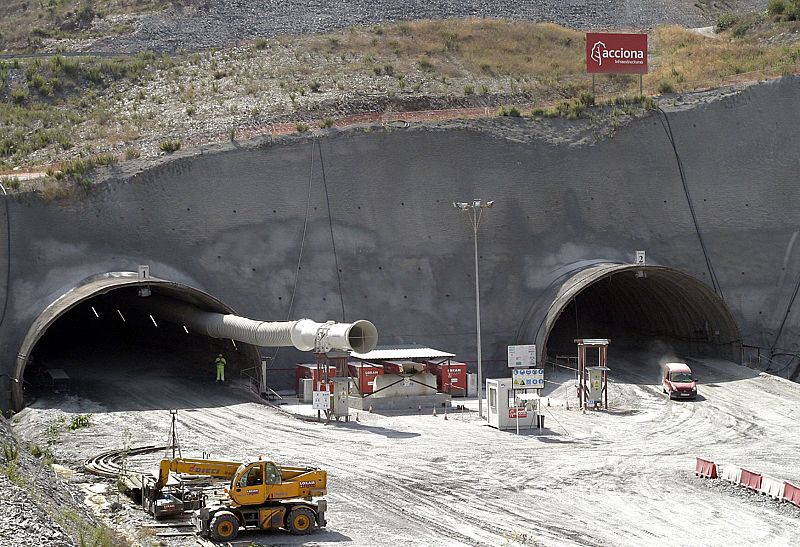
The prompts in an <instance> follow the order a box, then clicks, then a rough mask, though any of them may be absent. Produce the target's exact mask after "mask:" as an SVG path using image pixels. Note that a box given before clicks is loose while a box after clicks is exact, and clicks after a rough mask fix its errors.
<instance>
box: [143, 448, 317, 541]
mask: <svg viewBox="0 0 800 547" xmlns="http://www.w3.org/2000/svg"><path fill="white" fill-rule="evenodd" d="M171 472H172V473H178V474H181V475H190V476H209V477H215V478H220V479H230V481H231V482H230V485H229V487H228V488H226V489H225V495H224V497H223V498H222V499H221V500H220V502H219V503H218V504H216V505H212V506H206V503H205V502H206V498H205V496H203V495H198V491H197V490H193V489H191V488H189V489H181V490H180V491H178V490H175V489H170V488H167V486H168V484H169V480H170V473H171ZM327 483H328V474H327V472H326V471H323V470H321V469H317V468H313V467H289V466H281V465H277V464H275V463H273V462H270V461H265V460H263V459H261V458H259V459H258V460H253V461H248V462H244V463H242V462H229V461H221V460H206V459H190V458H173V459H169V458H165V459H163V460H161V464H160V465H159V473H158V478H157V479H156V480H155V482H152V481H150V482H147V481H143V485H142V505H143V507H144V508H145V509H146V510H147V511H148V512H150V513H151V514H153V515H154V516H155V517H156V518H159V517H163V516H169V515H175V514H179V513H181V512H183V511H184V510H191V509H195V511H194V512H193V514H192V522H193V524H194V526H195V530H196V531H197V532H198V533H199V534H200V535H201V536H204V537H208V536H211V537H212V538H213V539H214V540H216V541H231V540H233V539H234V538H236V536H237V535H238V534H239V530H242V529H244V530H270V529H276V528H283V529H286V530H288V531H289V532H291V533H292V534H298V535H299V534H308V533H310V532H312V531H313V530H314V528H315V525H316V526H319V527H322V526H325V525H326V524H327V522H326V521H325V511H326V510H327V507H328V504H327V501H326V500H317V501H316V502H315V501H312V500H313V498H315V497H321V496H324V495H325V494H326V493H327V486H328V485H327Z"/></svg>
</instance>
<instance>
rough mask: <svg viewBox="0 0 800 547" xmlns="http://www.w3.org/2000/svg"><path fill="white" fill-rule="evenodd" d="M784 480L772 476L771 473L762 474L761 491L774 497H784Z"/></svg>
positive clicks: (778, 498) (779, 498)
mask: <svg viewBox="0 0 800 547" xmlns="http://www.w3.org/2000/svg"><path fill="white" fill-rule="evenodd" d="M784 484H785V483H784V481H783V480H779V479H776V478H775V477H770V476H769V475H761V488H760V489H759V492H761V493H762V494H765V495H767V496H769V497H771V498H773V499H776V500H781V499H783V492H784Z"/></svg>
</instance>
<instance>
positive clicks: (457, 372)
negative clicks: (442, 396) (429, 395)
mask: <svg viewBox="0 0 800 547" xmlns="http://www.w3.org/2000/svg"><path fill="white" fill-rule="evenodd" d="M428 369H429V370H430V371H431V373H432V374H433V375H434V376H436V388H437V389H438V390H439V391H440V392H441V393H449V394H450V395H453V396H455V397H466V396H467V364H466V363H459V362H458V361H450V362H448V361H445V362H444V363H435V364H434V363H429V364H428Z"/></svg>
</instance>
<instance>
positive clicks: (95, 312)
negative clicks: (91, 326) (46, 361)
mask: <svg viewBox="0 0 800 547" xmlns="http://www.w3.org/2000/svg"><path fill="white" fill-rule="evenodd" d="M91 308H92V311H93V312H94V316H95V317H97V318H98V319H100V315H98V313H97V310H96V309H94V306H92V307H91Z"/></svg>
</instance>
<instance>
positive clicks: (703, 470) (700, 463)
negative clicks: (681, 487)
mask: <svg viewBox="0 0 800 547" xmlns="http://www.w3.org/2000/svg"><path fill="white" fill-rule="evenodd" d="M696 459H697V463H695V466H694V474H695V475H696V476H698V477H703V478H705V479H716V478H717V477H719V475H718V474H717V464H715V463H714V462H712V461H710V460H704V459H703V458H696Z"/></svg>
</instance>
